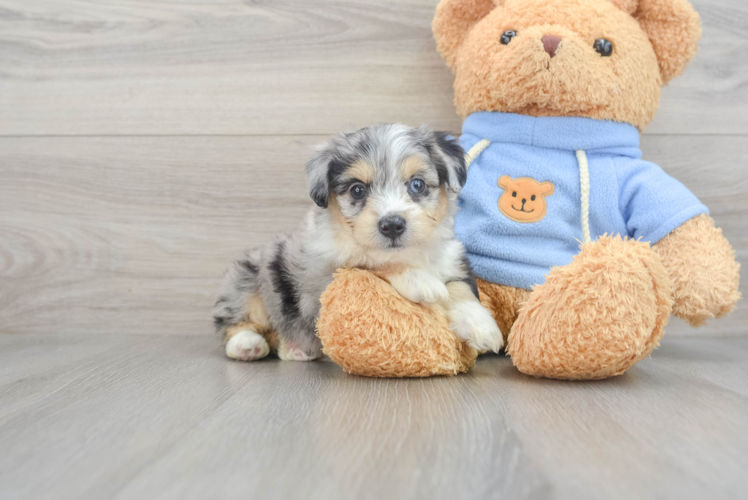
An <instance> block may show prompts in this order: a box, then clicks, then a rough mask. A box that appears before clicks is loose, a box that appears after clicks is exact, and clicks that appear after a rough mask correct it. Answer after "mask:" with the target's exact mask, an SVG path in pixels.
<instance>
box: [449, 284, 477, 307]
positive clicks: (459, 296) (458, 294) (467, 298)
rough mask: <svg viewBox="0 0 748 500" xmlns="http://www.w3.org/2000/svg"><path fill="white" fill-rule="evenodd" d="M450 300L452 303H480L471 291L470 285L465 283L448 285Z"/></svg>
mask: <svg viewBox="0 0 748 500" xmlns="http://www.w3.org/2000/svg"><path fill="white" fill-rule="evenodd" d="M447 290H449V298H450V300H452V302H455V303H457V302H480V301H479V300H478V298H477V297H476V296H475V295H474V294H473V291H472V290H471V289H470V285H468V284H467V283H465V282H464V281H452V282H450V283H447Z"/></svg>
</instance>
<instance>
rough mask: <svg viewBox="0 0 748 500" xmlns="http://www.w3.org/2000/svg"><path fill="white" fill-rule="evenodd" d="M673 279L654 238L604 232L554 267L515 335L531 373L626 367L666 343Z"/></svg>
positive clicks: (518, 359) (512, 349) (515, 347)
mask: <svg viewBox="0 0 748 500" xmlns="http://www.w3.org/2000/svg"><path fill="white" fill-rule="evenodd" d="M672 292H673V285H672V282H671V281H670V278H669V277H668V274H667V271H666V270H665V267H664V266H663V265H662V262H661V260H660V257H659V256H658V255H657V253H656V252H655V251H654V250H652V248H651V247H650V246H649V244H648V243H645V242H640V241H635V240H630V239H622V238H621V237H620V236H616V237H609V236H604V237H602V238H600V239H599V240H598V241H595V242H592V243H586V244H584V245H582V250H581V252H580V253H579V255H577V256H576V257H575V258H574V261H573V262H572V263H571V264H569V265H567V266H564V267H556V268H553V269H551V272H550V273H549V274H548V278H547V280H546V282H545V283H544V284H543V285H541V286H538V287H536V288H535V289H534V290H533V292H532V293H531V294H530V297H529V299H528V301H527V303H526V304H525V305H524V307H522V309H521V311H520V314H519V317H518V318H517V321H516V322H515V324H514V326H513V328H512V331H511V333H510V335H509V342H508V348H507V352H508V354H510V355H511V356H512V361H513V363H514V364H515V366H516V367H517V368H518V369H519V370H520V371H521V372H523V373H526V374H528V375H533V376H536V377H547V378H556V379H601V378H606V377H610V376H613V375H620V374H622V373H623V372H624V371H626V370H627V369H628V368H630V367H631V366H633V365H634V364H635V363H637V362H638V361H639V360H641V359H643V358H645V357H646V356H648V355H649V354H650V353H651V352H652V350H653V349H654V348H655V347H657V346H658V345H659V341H660V339H661V338H662V335H663V333H664V327H665V325H666V324H667V322H668V318H669V316H670V312H671V310H672V303H673V301H672Z"/></svg>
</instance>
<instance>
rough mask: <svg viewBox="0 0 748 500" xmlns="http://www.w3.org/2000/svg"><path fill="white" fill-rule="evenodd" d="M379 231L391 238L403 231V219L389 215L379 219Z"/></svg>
mask: <svg viewBox="0 0 748 500" xmlns="http://www.w3.org/2000/svg"><path fill="white" fill-rule="evenodd" d="M379 232H380V233H382V234H383V235H385V236H386V237H388V238H392V239H393V240H394V239H395V238H397V237H398V236H400V235H401V234H403V233H404V232H405V219H403V218H402V217H400V216H399V215H390V216H388V217H384V218H383V219H381V220H380V221H379Z"/></svg>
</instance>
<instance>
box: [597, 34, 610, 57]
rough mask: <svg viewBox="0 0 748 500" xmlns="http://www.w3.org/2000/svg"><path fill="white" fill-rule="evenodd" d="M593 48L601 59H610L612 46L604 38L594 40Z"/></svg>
mask: <svg viewBox="0 0 748 500" xmlns="http://www.w3.org/2000/svg"><path fill="white" fill-rule="evenodd" d="M594 47H595V52H597V53H598V54H600V55H601V56H603V57H610V56H611V55H612V54H613V44H612V43H611V42H610V40H606V39H605V38H600V39H599V40H595V45H594Z"/></svg>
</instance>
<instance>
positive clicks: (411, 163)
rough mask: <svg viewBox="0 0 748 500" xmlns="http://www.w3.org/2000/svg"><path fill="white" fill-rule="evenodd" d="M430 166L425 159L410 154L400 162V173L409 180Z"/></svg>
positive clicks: (404, 178) (405, 179)
mask: <svg viewBox="0 0 748 500" xmlns="http://www.w3.org/2000/svg"><path fill="white" fill-rule="evenodd" d="M427 168H428V167H427V166H426V164H425V163H424V162H423V160H422V159H421V158H419V157H417V156H409V157H407V158H406V159H405V160H403V162H402V163H401V164H400V173H401V175H402V177H403V180H404V181H407V180H408V179H410V178H411V177H413V176H414V175H416V174H417V173H418V172H420V171H421V170H425V169H427Z"/></svg>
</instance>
